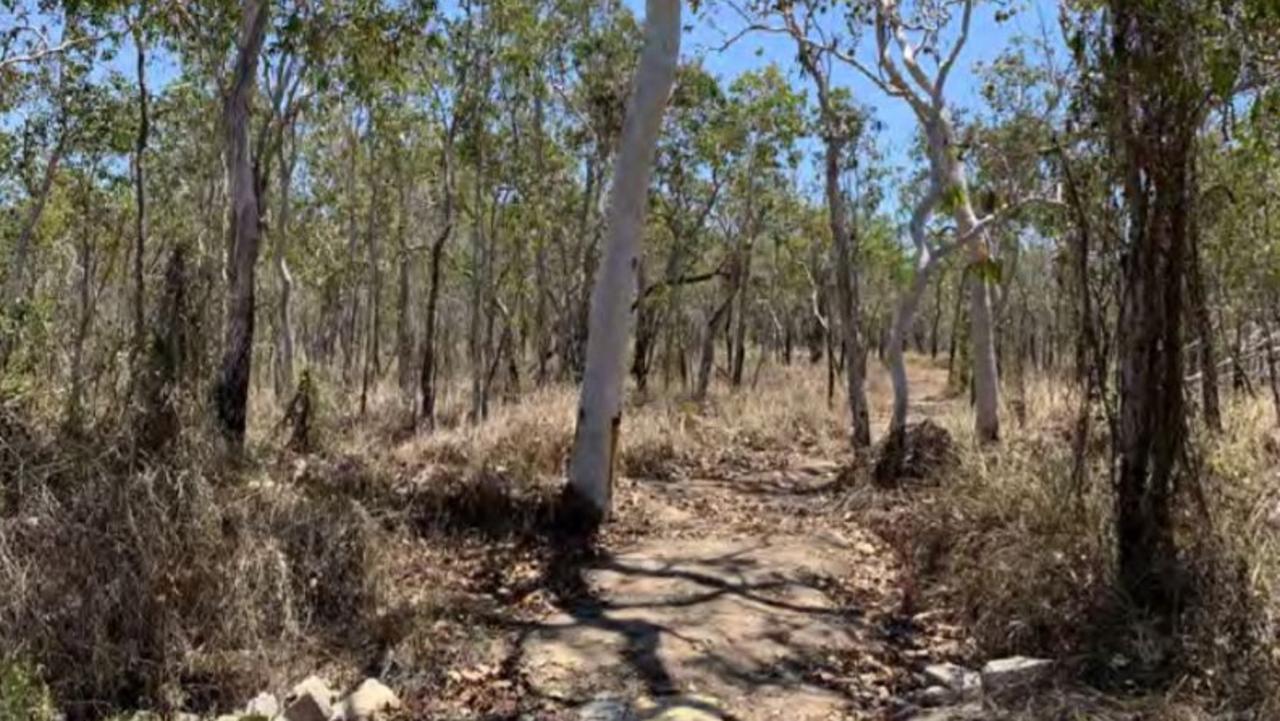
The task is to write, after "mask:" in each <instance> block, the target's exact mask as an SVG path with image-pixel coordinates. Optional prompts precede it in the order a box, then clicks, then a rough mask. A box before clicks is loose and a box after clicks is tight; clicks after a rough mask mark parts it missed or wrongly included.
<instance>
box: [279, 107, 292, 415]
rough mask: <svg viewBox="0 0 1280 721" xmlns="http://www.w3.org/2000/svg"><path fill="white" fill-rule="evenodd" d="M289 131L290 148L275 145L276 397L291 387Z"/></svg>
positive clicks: (286, 392) (286, 393)
mask: <svg viewBox="0 0 1280 721" xmlns="http://www.w3.org/2000/svg"><path fill="white" fill-rule="evenodd" d="M285 133H286V134H287V135H288V144H289V150H288V152H287V153H286V151H285V143H284V142H281V143H280V147H279V149H278V152H279V156H280V157H279V161H280V217H279V218H278V219H277V220H276V234H275V235H276V240H275V247H274V254H275V257H274V265H275V271H276V280H277V281H278V282H279V284H280V305H279V307H278V309H277V313H278V314H279V315H278V317H277V319H276V398H278V399H285V398H287V397H288V396H289V393H290V392H291V391H292V389H293V387H294V378H293V372H294V371H293V365H294V360H293V354H294V350H293V348H294V330H293V274H292V273H291V272H289V261H288V259H287V258H286V257H285V246H286V245H287V244H288V242H289V240H288V239H289V222H290V220H291V219H292V218H291V213H292V207H293V203H292V198H291V197H290V196H291V195H292V193H293V168H294V165H295V164H296V163H297V158H298V145H297V139H296V138H295V137H294V129H293V126H292V124H290V127H289V128H288V129H287V130H286V131H285Z"/></svg>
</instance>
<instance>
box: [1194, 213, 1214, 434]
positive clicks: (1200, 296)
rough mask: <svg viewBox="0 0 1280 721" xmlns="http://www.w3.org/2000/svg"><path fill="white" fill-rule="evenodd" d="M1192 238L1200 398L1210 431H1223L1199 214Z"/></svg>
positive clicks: (1206, 424) (1205, 422) (1205, 420)
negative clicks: (1202, 268) (1201, 261)
mask: <svg viewBox="0 0 1280 721" xmlns="http://www.w3.org/2000/svg"><path fill="white" fill-rule="evenodd" d="M1188 240H1189V241H1190V244H1191V247H1190V249H1189V252H1188V254H1187V261H1188V264H1187V273H1188V277H1187V281H1188V282H1187V291H1188V294H1189V295H1190V298H1189V300H1190V301H1191V319H1192V323H1194V324H1195V333H1196V338H1197V339H1198V340H1199V341H1200V347H1199V353H1197V356H1198V358H1197V359H1198V360H1199V361H1200V400H1201V405H1202V406H1203V410H1204V424H1205V427H1206V428H1208V429H1209V430H1210V431H1214V432H1218V433H1221V432H1222V404H1221V403H1220V401H1219V398H1218V361H1217V357H1216V355H1217V354H1216V353H1214V347H1213V345H1214V344H1213V341H1214V339H1213V320H1212V319H1211V317H1210V315H1209V298H1208V292H1207V290H1208V289H1207V288H1206V287H1205V282H1204V273H1203V271H1202V270H1201V268H1200V234H1199V224H1198V223H1196V222H1195V213H1194V212H1193V213H1191V215H1190V227H1189V234H1188Z"/></svg>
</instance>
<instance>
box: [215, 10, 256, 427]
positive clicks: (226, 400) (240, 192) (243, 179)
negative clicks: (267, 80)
mask: <svg viewBox="0 0 1280 721" xmlns="http://www.w3.org/2000/svg"><path fill="white" fill-rule="evenodd" d="M240 12H241V16H240V29H239V38H238V40H237V42H236V45H237V51H236V59H235V64H234V66H233V67H232V70H231V76H230V78H229V82H228V83H227V89H226V93H225V99H224V102H223V110H222V113H223V131H224V133H225V137H226V156H227V175H228V185H229V202H230V205H231V209H230V210H231V233H230V253H229V254H228V257H229V263H228V265H227V276H228V291H227V293H228V298H227V317H226V323H225V326H224V333H225V336H224V339H223V349H222V361H221V364H220V366H219V369H218V379H217V382H216V385H215V386H214V392H213V397H214V410H215V413H216V414H217V418H218V422H219V425H220V427H221V429H222V431H223V433H224V435H225V436H226V437H227V440H228V441H229V442H230V444H231V445H232V446H233V447H234V448H239V447H241V446H243V445H244V435H245V426H246V420H247V418H246V414H247V405H248V400H249V374H250V370H251V366H252V361H253V330H254V321H255V312H256V302H255V292H256V274H257V262H258V241H259V239H260V237H261V225H260V222H261V218H260V215H259V214H260V210H259V197H258V195H259V189H258V187H257V183H256V182H255V179H254V170H253V157H252V148H251V147H250V143H249V129H250V117H249V103H250V99H251V97H252V95H253V93H254V91H255V88H256V85H257V69H258V59H259V56H260V54H261V52H262V44H263V41H264V40H265V38H266V29H267V18H268V16H269V8H268V4H267V0H243V2H242V3H241V5H240Z"/></svg>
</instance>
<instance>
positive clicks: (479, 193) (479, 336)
mask: <svg viewBox="0 0 1280 721" xmlns="http://www.w3.org/2000/svg"><path fill="white" fill-rule="evenodd" d="M477 132H479V129H477ZM480 145H481V143H480V142H477V144H476V146H477V147H476V162H475V176H476V177H475V189H474V198H473V200H472V223H471V307H470V308H469V315H468V320H467V350H468V356H469V359H470V362H471V415H470V420H471V422H472V423H479V422H480V421H481V420H483V418H484V374H485V362H484V360H485V339H484V327H485V324H484V317H485V315H486V313H485V280H486V279H485V273H484V268H485V241H484V193H483V188H482V185H483V183H482V178H483V177H484V151H483V149H482V148H481V147H480Z"/></svg>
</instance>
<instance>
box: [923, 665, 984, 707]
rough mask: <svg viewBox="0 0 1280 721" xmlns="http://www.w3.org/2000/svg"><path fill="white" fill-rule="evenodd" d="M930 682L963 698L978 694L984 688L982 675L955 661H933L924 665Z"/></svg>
mask: <svg viewBox="0 0 1280 721" xmlns="http://www.w3.org/2000/svg"><path fill="white" fill-rule="evenodd" d="M924 676H925V678H927V679H928V680H929V683H931V684H934V685H937V686H943V687H945V688H947V689H950V690H951V691H953V692H955V693H956V694H958V695H959V696H960V697H962V698H966V699H968V698H972V697H974V696H977V695H978V693H979V692H980V691H981V690H982V677H981V676H979V675H978V673H977V672H975V671H970V670H969V669H967V668H965V667H964V666H960V665H958V664H954V663H933V664H929V665H928V666H925V667H924Z"/></svg>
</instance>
